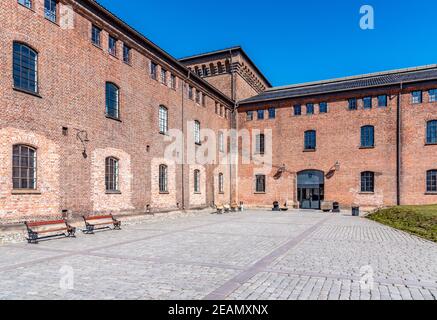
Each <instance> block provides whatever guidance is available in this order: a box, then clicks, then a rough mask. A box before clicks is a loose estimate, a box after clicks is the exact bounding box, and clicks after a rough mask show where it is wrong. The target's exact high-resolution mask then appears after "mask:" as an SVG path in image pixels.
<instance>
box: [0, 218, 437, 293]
mask: <svg viewBox="0 0 437 320" xmlns="http://www.w3.org/2000/svg"><path fill="white" fill-rule="evenodd" d="M0 299H176V300H178V299H199V300H200V299H213V300H214V299H230V300H235V299H249V300H259V299H267V300H269V299H280V300H299V299H311V300H313V299H318V300H324V299H335V300H338V299H340V300H343V299H345V300H349V299H354V300H356V299H363V300H370V299H406V300H411V299H417V300H423V299H426V300H437V245H436V244H435V243H431V242H428V241H425V240H422V239H419V238H417V237H414V236H411V235H409V234H406V233H404V232H401V231H397V230H394V229H392V228H389V227H385V226H382V225H380V224H378V223H375V222H373V221H368V220H366V219H364V218H354V217H350V216H346V215H341V214H336V215H331V214H323V213H320V212H315V211H305V212H304V211H290V212H286V213H273V212H267V211H247V212H244V213H233V214H225V215H210V214H202V215H194V216H187V217H180V218H177V219H162V217H161V218H159V219H156V220H154V219H149V220H147V221H143V222H140V223H137V224H132V225H127V226H124V227H123V230H122V231H104V232H99V233H96V234H95V235H84V234H79V235H78V237H77V238H76V239H56V240H51V241H44V242H40V244H38V245H28V244H13V245H12V244H11V245H4V246H1V247H0Z"/></svg>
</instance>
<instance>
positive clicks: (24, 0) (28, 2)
mask: <svg viewBox="0 0 437 320" xmlns="http://www.w3.org/2000/svg"><path fill="white" fill-rule="evenodd" d="M18 3H19V4H21V5H23V6H25V7H26V8H29V9H32V0H18Z"/></svg>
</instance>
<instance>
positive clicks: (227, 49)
mask: <svg viewBox="0 0 437 320" xmlns="http://www.w3.org/2000/svg"><path fill="white" fill-rule="evenodd" d="M231 51H238V52H240V53H241V55H242V56H243V57H244V58H245V59H246V60H247V61H248V62H249V63H250V64H251V65H252V67H253V69H254V70H255V71H256V72H257V73H258V74H259V76H260V77H261V78H262V80H263V81H264V82H265V83H266V84H267V87H269V88H271V87H272V84H271V83H270V81H269V80H268V79H267V78H266V77H265V76H264V74H263V73H262V72H261V70H260V69H259V68H258V67H257V66H256V64H255V63H254V62H253V61H252V59H250V57H249V56H248V54H247V53H246V51H244V50H243V48H242V47H241V46H234V47H230V48H225V49H220V50H215V51H209V52H204V53H199V54H196V55H192V56H189V57H184V58H181V59H179V61H180V62H183V63H186V62H188V61H190V60H196V59H200V58H206V57H210V56H214V55H218V54H223V53H229V52H231Z"/></svg>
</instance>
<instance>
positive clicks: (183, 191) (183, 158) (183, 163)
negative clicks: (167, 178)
mask: <svg viewBox="0 0 437 320" xmlns="http://www.w3.org/2000/svg"><path fill="white" fill-rule="evenodd" d="M190 75H191V72H190V70H188V74H187V80H188V79H190ZM186 83H187V82H186V81H184V82H183V83H182V93H181V97H182V106H181V107H182V190H181V193H182V210H185V170H184V169H185V113H184V111H185V105H184V99H185V96H184V93H185V87H186Z"/></svg>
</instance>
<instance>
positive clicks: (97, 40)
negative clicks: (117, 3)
mask: <svg viewBox="0 0 437 320" xmlns="http://www.w3.org/2000/svg"><path fill="white" fill-rule="evenodd" d="M101 35H102V29H100V28H99V27H96V26H94V25H93V26H92V27H91V42H92V43H93V44H95V45H96V46H98V47H100V46H101V45H102V43H101Z"/></svg>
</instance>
